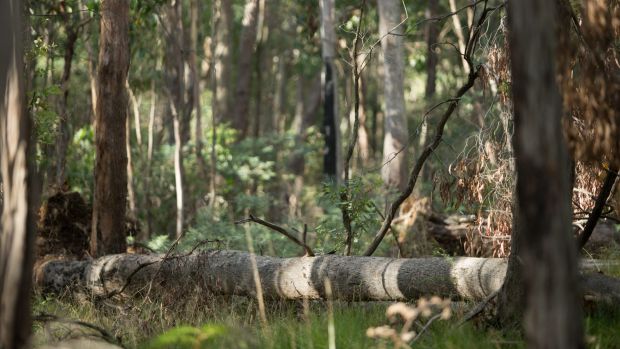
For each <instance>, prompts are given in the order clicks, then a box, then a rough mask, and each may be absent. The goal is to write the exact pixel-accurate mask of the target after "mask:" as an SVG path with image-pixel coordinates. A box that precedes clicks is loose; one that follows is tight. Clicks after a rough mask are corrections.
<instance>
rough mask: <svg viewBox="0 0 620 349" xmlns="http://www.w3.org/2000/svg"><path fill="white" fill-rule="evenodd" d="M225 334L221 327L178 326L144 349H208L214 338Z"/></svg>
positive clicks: (158, 337) (224, 329) (224, 328)
mask: <svg viewBox="0 0 620 349" xmlns="http://www.w3.org/2000/svg"><path fill="white" fill-rule="evenodd" d="M225 334H226V327H224V326H221V325H204V326H202V327H200V328H198V327H192V326H178V327H175V328H173V329H171V330H169V331H166V332H164V333H162V334H160V335H159V336H157V337H156V338H155V339H153V340H152V341H151V342H150V343H149V344H148V345H147V346H146V348H153V349H172V348H178V349H183V348H187V349H190V348H191V349H198V348H209V347H210V346H209V344H210V343H211V342H212V341H213V339H214V338H217V337H221V336H223V335H225Z"/></svg>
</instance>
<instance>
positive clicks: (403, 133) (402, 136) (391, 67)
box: [377, 0, 408, 190]
mask: <svg viewBox="0 0 620 349" xmlns="http://www.w3.org/2000/svg"><path fill="white" fill-rule="evenodd" d="M377 5H378V8H379V35H380V36H381V38H382V40H381V47H382V49H383V65H384V67H385V69H384V71H385V75H384V77H385V79H384V85H385V120H384V125H385V126H384V128H385V134H384V139H383V163H384V164H385V165H384V166H383V167H382V168H381V176H382V177H383V182H384V184H385V185H386V186H387V187H388V188H393V189H399V190H403V189H404V188H405V187H406V186H407V143H408V140H407V137H408V135H407V119H406V118H405V95H404V92H403V91H404V86H403V84H404V83H403V79H404V65H405V58H404V54H403V37H402V34H403V26H402V25H399V23H400V22H401V6H402V4H401V2H400V1H398V0H379V1H377Z"/></svg>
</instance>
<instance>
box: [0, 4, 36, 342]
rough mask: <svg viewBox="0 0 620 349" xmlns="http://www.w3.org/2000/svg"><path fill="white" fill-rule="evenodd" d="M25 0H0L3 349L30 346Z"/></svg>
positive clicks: (31, 226)
mask: <svg viewBox="0 0 620 349" xmlns="http://www.w3.org/2000/svg"><path fill="white" fill-rule="evenodd" d="M22 13H24V8H23V7H22V2H21V1H20V0H5V1H2V2H0V33H2V36H1V37H0V96H2V102H0V159H1V160H0V168H1V173H2V194H3V198H2V199H3V202H2V226H1V229H0V231H1V233H0V234H1V235H0V348H3V349H4V348H6V349H9V348H11V349H12V348H17V349H20V348H28V347H30V340H29V338H30V330H31V328H32V324H31V317H30V312H31V310H30V297H31V294H30V291H31V289H32V263H33V255H34V253H33V245H34V234H35V219H34V217H35V215H36V210H35V207H36V197H35V196H36V194H35V191H34V190H33V189H34V186H33V183H34V171H33V168H34V166H33V165H34V164H33V163H32V161H33V158H34V156H33V148H32V146H31V144H30V120H29V118H28V114H27V113H26V103H25V93H24V85H25V84H24V72H23V70H24V66H23V61H24V52H23V46H22V45H23V42H22V40H23V39H22V33H23V31H24V28H23V27H22Z"/></svg>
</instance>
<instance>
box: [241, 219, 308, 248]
mask: <svg viewBox="0 0 620 349" xmlns="http://www.w3.org/2000/svg"><path fill="white" fill-rule="evenodd" d="M248 222H254V223H258V224H260V225H262V226H265V227H267V228H269V229H271V230H275V231H277V232H278V233H280V234H282V235H284V236H286V237H287V238H288V239H289V240H291V241H292V242H294V243H295V244H297V245H299V246H301V247H302V248H303V249H304V251H305V252H306V256H310V257H313V256H314V252H312V249H311V248H310V246H308V245H307V244H306V242H305V238H304V241H300V240H299V239H298V238H296V237H295V236H294V235H293V234H291V233H290V232H289V231H288V230H286V229H285V228H283V227H281V226H279V225H277V224H274V223H271V222H267V221H265V220H262V219H260V218H258V217H254V216H253V215H250V216H249V218H246V219H241V220H238V221H236V222H235V224H244V223H248ZM306 229H307V228H306V226H304V231H305V230H306ZM303 235H304V237H305V234H303Z"/></svg>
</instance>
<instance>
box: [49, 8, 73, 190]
mask: <svg viewBox="0 0 620 349" xmlns="http://www.w3.org/2000/svg"><path fill="white" fill-rule="evenodd" d="M64 19H65V21H67V29H66V30H67V38H66V41H65V56H64V60H65V62H64V67H63V71H62V79H61V84H62V85H61V86H62V100H61V102H60V115H59V116H60V122H59V125H58V136H57V137H56V173H55V176H54V177H55V178H54V179H55V186H56V189H58V190H60V189H61V188H63V186H64V183H65V179H66V174H65V165H66V159H67V147H68V143H69V113H68V112H67V109H68V101H69V79H70V78H71V65H72V63H73V55H74V53H75V42H76V41H77V38H78V29H77V28H75V27H74V26H73V24H71V23H70V22H69V21H70V19H69V17H68V16H67V15H65V16H64Z"/></svg>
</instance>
